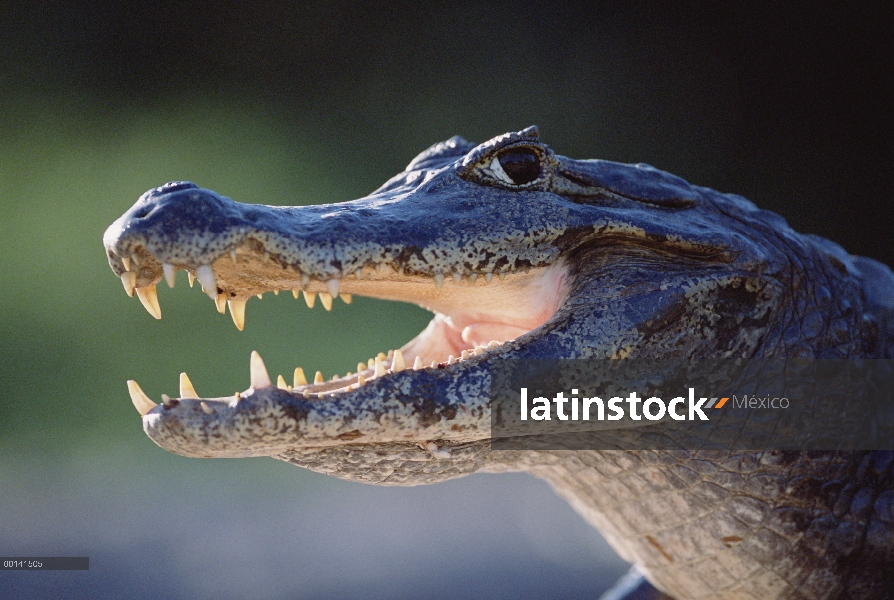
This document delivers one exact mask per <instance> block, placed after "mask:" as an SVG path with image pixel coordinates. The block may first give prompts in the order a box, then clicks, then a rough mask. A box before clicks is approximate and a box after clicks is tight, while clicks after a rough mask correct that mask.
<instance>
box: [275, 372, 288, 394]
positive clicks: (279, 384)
mask: <svg viewBox="0 0 894 600" xmlns="http://www.w3.org/2000/svg"><path fill="white" fill-rule="evenodd" d="M276 387H278V388H279V389H281V390H285V391H287V392H288V391H289V386H288V385H287V384H286V380H285V379H283V376H282V375H278V376H277V377H276Z"/></svg>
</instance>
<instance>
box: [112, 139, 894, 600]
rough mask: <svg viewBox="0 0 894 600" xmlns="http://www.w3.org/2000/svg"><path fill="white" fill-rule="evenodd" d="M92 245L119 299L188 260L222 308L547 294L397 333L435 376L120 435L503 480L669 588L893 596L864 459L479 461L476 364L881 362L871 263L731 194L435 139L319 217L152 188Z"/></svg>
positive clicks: (420, 479) (482, 404) (301, 396)
mask: <svg viewBox="0 0 894 600" xmlns="http://www.w3.org/2000/svg"><path fill="white" fill-rule="evenodd" d="M519 148H521V149H522V151H523V152H526V153H527V154H528V155H529V156H534V157H536V161H537V164H538V169H539V171H538V173H537V176H536V178H535V179H534V180H533V181H530V182H525V183H521V184H516V183H513V181H508V180H506V178H505V176H503V177H501V176H500V173H499V172H497V171H499V169H498V168H496V167H495V163H494V162H493V161H494V158H495V157H496V158H499V157H500V156H503V155H504V153H506V152H511V151H518V149H519ZM500 160H501V161H502V159H500ZM495 169H496V171H495ZM105 245H106V251H107V254H108V257H109V263H110V265H111V267H112V269H113V271H114V272H115V274H116V275H119V276H121V275H122V274H123V273H125V271H126V267H125V265H126V264H127V261H126V259H127V258H128V257H132V258H133V261H134V263H133V265H130V268H132V269H133V270H134V271H135V272H136V280H135V281H136V285H137V286H138V287H147V286H152V285H154V284H155V283H156V282H158V281H159V280H160V279H161V276H162V263H167V264H170V265H174V266H176V267H177V268H183V269H187V270H189V271H191V272H195V271H196V269H197V268H199V267H200V266H202V265H211V266H212V267H213V269H214V272H215V274H216V276H217V278H216V284H217V288H218V289H217V290H206V291H208V292H210V294H211V295H212V296H214V295H215V293H216V294H220V295H222V296H221V297H222V298H226V299H234V300H244V299H247V298H250V297H251V296H253V295H255V294H257V293H261V292H265V291H270V290H274V289H277V290H279V289H282V290H294V289H303V290H308V291H311V292H325V291H326V290H327V289H330V290H331V288H327V287H326V285H325V282H327V281H330V280H332V279H339V280H340V286H341V287H340V289H341V291H343V292H353V293H360V294H366V295H370V296H375V297H381V298H388V299H409V300H410V301H414V302H418V303H419V304H422V305H423V306H427V307H432V309H433V312H435V313H436V314H437V313H439V312H443V311H441V309H440V304H439V302H441V298H442V296H439V294H445V295H447V296H450V297H451V298H452V300H451V302H452V303H453V304H457V303H463V302H465V303H467V304H468V305H470V306H471V308H469V310H474V308H475V307H476V306H477V305H481V306H491V308H490V309H488V310H490V312H491V313H493V314H496V313H498V312H499V311H500V310H501V309H500V307H499V297H500V296H501V295H503V296H506V297H509V298H514V297H516V296H513V294H516V292H517V291H518V290H523V289H524V290H527V289H531V287H530V286H532V285H536V284H538V282H547V284H544V289H546V290H550V292H549V293H546V292H544V293H543V294H542V296H543V297H545V298H546V300H544V303H543V306H545V307H546V308H545V309H544V310H545V311H546V312H545V313H544V314H543V315H540V317H539V318H534V317H531V318H530V319H529V321H530V322H527V321H525V323H527V325H525V324H524V323H523V321H524V319H523V318H521V317H519V319H518V322H517V323H515V325H517V326H518V327H521V330H520V331H519V334H517V335H512V336H504V337H505V338H506V339H505V340H504V339H500V340H499V341H505V343H503V344H502V345H499V346H496V345H492V346H491V347H490V349H486V350H482V349H479V351H478V352H477V353H475V354H474V355H473V356H470V357H468V358H466V359H465V360H462V361H460V362H456V363H454V364H450V365H448V364H444V363H446V352H437V351H434V350H430V349H429V348H430V346H431V344H430V343H429V342H426V341H425V340H423V341H421V342H415V341H414V342H410V343H409V344H408V345H407V346H405V347H404V350H405V353H407V354H408V356H410V360H412V356H413V355H422V356H423V357H424V358H425V360H424V363H423V364H425V365H427V364H428V362H429V359H432V360H436V362H441V363H442V364H440V365H439V366H438V367H436V368H430V367H426V368H422V369H419V370H413V369H407V370H404V371H400V372H394V373H388V374H385V375H382V376H379V377H375V378H373V377H372V376H370V377H369V379H371V380H370V381H368V382H367V383H366V385H363V386H360V387H358V386H357V385H356V381H357V378H356V376H354V377H353V378H347V379H345V380H344V381H342V382H335V383H331V382H330V383H327V384H319V385H314V384H310V385H306V386H297V385H296V387H295V388H294V389H293V390H291V391H290V390H288V389H286V390H282V389H278V388H276V387H263V386H259V387H258V389H255V388H249V389H248V390H247V391H246V392H245V393H243V394H241V395H240V396H238V397H236V398H234V397H229V398H220V399H214V400H215V401H212V400H211V399H205V404H206V408H207V407H210V409H207V410H203V409H202V407H201V405H200V400H199V399H189V398H181V399H175V400H170V401H168V402H166V403H164V404H161V405H158V406H156V407H155V408H153V409H152V410H151V411H149V412H148V414H146V415H145V416H144V417H143V423H144V429H145V430H146V433H147V434H148V435H149V436H150V437H151V438H152V439H153V440H154V441H155V442H156V443H158V444H159V445H160V446H162V447H164V448H167V449H168V450H171V451H173V452H177V453H179V454H183V455H186V456H195V457H212V456H274V457H276V458H279V459H281V460H285V461H288V462H290V463H292V464H295V465H299V466H302V467H306V468H309V469H311V470H314V471H318V472H322V473H328V474H331V475H334V476H336V477H342V478H345V479H351V480H355V481H363V482H368V483H377V484H385V485H389V484H394V485H413V484H421V483H433V482H437V481H443V480H446V479H449V478H452V477H458V476H461V475H464V474H467V473H472V472H476V471H490V472H498V471H509V470H525V471H528V472H530V473H533V474H534V475H537V476H539V477H543V478H544V479H546V480H548V481H549V482H551V483H552V485H553V486H554V487H555V489H556V491H557V492H558V493H559V494H561V495H562V496H563V497H565V498H566V499H567V500H568V501H569V502H570V503H571V504H572V505H573V506H574V507H575V508H576V509H577V510H578V511H579V512H580V513H581V514H582V515H583V516H584V517H585V518H586V519H587V520H588V521H589V522H590V523H591V524H593V525H594V526H595V527H597V528H598V529H599V530H600V531H601V532H602V533H603V535H605V537H606V538H607V539H608V540H609V542H610V543H611V544H612V545H613V546H614V548H615V549H616V550H617V551H618V552H619V553H620V555H621V556H622V557H624V558H625V559H627V560H629V561H631V562H632V563H634V564H635V565H637V566H638V567H639V569H640V570H641V571H642V572H643V573H644V574H645V575H646V577H647V578H648V580H649V581H650V582H651V583H652V584H654V585H655V586H656V587H657V588H658V589H660V590H662V591H663V592H665V593H667V594H670V595H672V596H674V597H677V598H705V599H707V598H724V599H729V598H742V599H746V598H747V599H768V598H810V599H819V598H891V597H894V595H892V589H894V453H892V452H890V451H876V452H860V453H856V452H849V453H837V454H836V453H829V452H801V453H798V452H764V453H759V452H726V453H723V452H717V451H713V452H708V451H702V452H684V451H677V452H651V451H638V452H622V451H555V452H539V451H538V452H533V451H501V452H495V451H490V449H489V443H488V435H489V431H490V418H489V403H488V384H489V370H488V363H489V362H490V361H492V360H495V359H498V358H503V357H515V358H589V357H595V358H628V357H650V358H684V357H688V358H724V357H818V358H847V357H874V358H892V357H894V320H892V316H894V302H892V300H894V276H892V273H891V271H890V270H889V269H888V268H887V267H885V266H884V265H881V264H879V263H877V262H875V261H872V260H870V259H866V258H860V257H853V256H849V255H848V254H847V253H846V252H845V251H844V250H843V249H841V248H840V247H839V246H837V245H835V244H833V243H831V242H829V241H827V240H824V239H821V238H817V237H814V236H809V235H801V234H798V233H795V232H794V231H792V230H791V229H790V228H789V227H788V225H787V224H786V223H785V221H784V220H783V219H782V218H781V217H779V216H778V215H775V214H773V213H769V212H766V211H761V210H758V209H757V208H756V207H755V206H754V205H753V204H751V203H750V202H749V201H747V200H745V199H744V198H741V197H739V196H734V195H726V194H720V193H718V192H715V191H713V190H710V189H706V188H701V187H696V186H691V185H689V184H688V183H686V182H685V181H683V180H681V179H679V178H677V177H674V176H672V175H669V174H667V173H663V172H661V171H657V170H655V169H652V168H651V167H648V166H646V165H621V164H617V163H611V162H607V161H598V160H589V161H575V160H571V159H568V158H565V157H561V156H558V155H555V154H554V153H553V152H552V151H551V150H549V148H548V147H546V146H545V145H543V144H542V143H541V142H540V141H539V139H538V135H537V131H536V129H535V128H529V129H527V130H524V131H522V132H518V133H513V134H506V135H503V136H500V137H498V138H495V139H493V140H490V141H489V142H486V143H484V144H481V145H479V146H474V145H473V144H470V143H468V142H466V141H465V140H463V139H461V138H453V139H451V140H448V141H447V142H442V143H441V144H438V145H436V146H433V147H432V148H430V149H429V150H427V151H426V152H424V153H423V154H421V155H420V156H419V157H417V158H416V159H414V161H413V162H412V163H411V164H410V165H409V166H408V167H407V169H406V170H405V171H404V172H402V173H400V174H398V175H397V176H395V177H394V178H392V179H391V180H390V181H389V182H387V183H386V184H385V185H384V186H383V187H382V188H380V189H379V190H377V191H376V192H374V193H373V194H372V195H370V196H368V197H367V198H363V199H360V200H355V201H352V202H345V203H341V204H335V205H326V206H308V207H298V208H277V207H264V206H255V205H243V204H238V203H235V202H233V201H231V200H229V199H226V198H222V197H220V196H218V195H217V194H215V193H213V192H210V191H208V190H202V189H199V188H197V187H195V186H193V185H192V184H168V185H167V186H164V187H162V188H158V189H155V190H152V191H150V192H147V193H146V194H145V195H144V196H143V197H142V198H141V199H140V200H139V201H138V202H137V204H135V205H134V206H133V207H132V208H131V209H130V210H129V211H128V212H127V213H125V215H123V216H122V217H121V219H119V220H118V221H116V223H115V224H113V225H112V226H111V227H110V228H109V230H108V231H107V232H106V236H105ZM231 251H235V252H236V254H235V258H236V259H237V260H236V262H235V263H234V262H233V257H234V255H232V254H231ZM382 265H386V266H387V267H386V268H382ZM445 275H446V278H445V277H444V276H445ZM439 276H440V279H443V280H444V283H443V287H440V282H439ZM433 281H436V282H439V286H435V285H433V283H432V282H433ZM519 294H521V292H519ZM444 297H446V296H444ZM517 297H518V298H522V297H523V295H517ZM550 303H552V304H550ZM439 319H440V320H439ZM444 323H445V321H444V320H443V319H442V318H441V317H437V316H436V318H435V320H433V322H432V325H431V326H430V327H429V330H430V331H431V332H435V334H438V332H440V331H442V330H443V331H447V332H448V333H449V330H448V328H446V327H445V325H444ZM529 330H530V331H529ZM524 331H528V333H524ZM438 335H439V334H438ZM438 335H434V334H433V336H434V337H433V338H432V339H436V340H440V339H441V338H440V337H438ZM470 335H471V334H470ZM418 339H419V338H417V340H418ZM423 342H424V343H423ZM414 344H415V345H414ZM475 345H477V344H476V343H475V341H474V340H473V341H472V342H470V343H468V347H469V348H472V347H473V346H475ZM395 370H397V369H395ZM337 388H341V389H337ZM430 442H434V444H431V443H430Z"/></svg>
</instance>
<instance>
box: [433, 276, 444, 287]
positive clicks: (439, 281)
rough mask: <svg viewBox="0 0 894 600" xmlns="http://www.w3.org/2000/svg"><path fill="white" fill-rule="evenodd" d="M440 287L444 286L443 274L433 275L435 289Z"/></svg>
mask: <svg viewBox="0 0 894 600" xmlns="http://www.w3.org/2000/svg"><path fill="white" fill-rule="evenodd" d="M442 285H444V274H443V273H435V287H436V288H437V289H441V286H442Z"/></svg>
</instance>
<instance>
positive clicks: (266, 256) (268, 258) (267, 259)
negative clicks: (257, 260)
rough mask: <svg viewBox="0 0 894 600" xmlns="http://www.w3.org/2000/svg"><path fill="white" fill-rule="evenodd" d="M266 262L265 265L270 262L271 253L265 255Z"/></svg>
mask: <svg viewBox="0 0 894 600" xmlns="http://www.w3.org/2000/svg"><path fill="white" fill-rule="evenodd" d="M264 262H265V263H268V262H270V253H269V252H265V253H264Z"/></svg>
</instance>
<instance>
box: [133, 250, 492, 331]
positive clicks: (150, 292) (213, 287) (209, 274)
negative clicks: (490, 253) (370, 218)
mask: <svg viewBox="0 0 894 600" xmlns="http://www.w3.org/2000/svg"><path fill="white" fill-rule="evenodd" d="M230 256H231V258H232V259H233V262H236V257H235V251H231V253H230ZM267 256H268V255H267V254H266V253H265V257H267ZM121 261H122V263H123V264H124V268H125V271H124V273H122V274H121V283H122V285H124V291H125V293H127V295H128V296H130V297H131V298H133V296H134V292H136V294H137V296H138V297H139V299H140V302H141V303H142V304H143V306H144V307H145V308H146V310H147V311H148V312H149V314H150V315H152V316H153V317H155V318H156V319H160V318H161V306H160V305H159V303H158V292H157V290H156V287H155V284H152V285H149V286H145V287H141V288H137V287H136V284H137V273H136V271H131V270H130V266H131V263H133V264H135V265H139V260H138V258H137V255H136V254H132V255H131V256H130V257H128V258H122V259H121ZM385 267H387V268H388V269H392V267H391V266H390V265H387V264H385V263H380V264H378V265H376V271H377V272H379V273H381V272H382V271H383V269H384V268H385ZM161 268H162V273H163V274H164V278H165V281H167V283H168V286H170V287H174V284H175V283H176V279H177V267H176V266H174V265H171V264H168V263H162V265H161ZM187 273H188V275H189V287H193V283H194V282H195V280H196V279H198V280H199V284H200V285H201V286H202V291H203V292H205V293H206V294H207V295H208V297H209V298H211V299H212V300H214V303H215V305H216V306H217V311H218V312H219V313H221V314H223V313H224V312H225V304H226V305H229V307H230V315H232V317H233V322H234V323H235V324H236V328H237V329H239V331H242V329H243V328H244V327H245V300H227V298H226V295H225V294H218V290H217V278H216V277H215V275H214V269H213V268H212V267H211V265H202V266H200V267H198V268H197V269H196V272H195V275H193V274H192V273H189V272H187ZM361 273H362V270H361V269H357V271H356V277H357V279H360V278H361ZM450 275H451V276H452V278H453V280H454V281H455V282H456V283H457V284H459V283H460V282H461V281H462V278H463V275H462V274H461V273H451V274H450ZM478 276H479V273H475V272H473V273H470V274H468V276H467V277H468V280H469V284H470V285H474V284H475V282H476V281H477V280H478ZM483 276H484V281H485V283H490V281H491V279H493V273H484V274H483ZM498 276H499V277H500V279H503V278H504V276H505V275H504V274H503V273H498ZM432 279H433V281H434V284H435V287H436V288H438V289H439V290H440V289H441V287H442V286H443V285H444V274H443V273H435V274H434V275H433V276H432ZM309 282H310V276H308V275H307V274H302V275H301V284H302V286H304V287H307V284H308V283H309ZM340 287H341V280H340V279H339V278H337V277H334V278H332V279H329V280H328V281H326V290H327V291H326V292H320V293H319V297H320V304H322V305H323V308H325V309H326V310H327V311H330V310H332V299H333V298H335V297H336V296H338V297H340V298H341V299H342V300H344V302H345V304H350V303H351V300H352V297H351V294H343V293H340V292H339V289H340ZM299 292H300V293H301V294H302V295H303V296H304V302H305V303H306V304H307V306H308V308H313V307H314V304H315V303H316V299H317V295H318V294H317V293H314V292H307V291H301V290H292V295H293V296H294V297H295V298H296V299H297V298H298V294H299ZM273 293H274V294H278V293H279V290H275V291H274V292H273ZM262 297H263V295H262V294H258V298H262Z"/></svg>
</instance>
